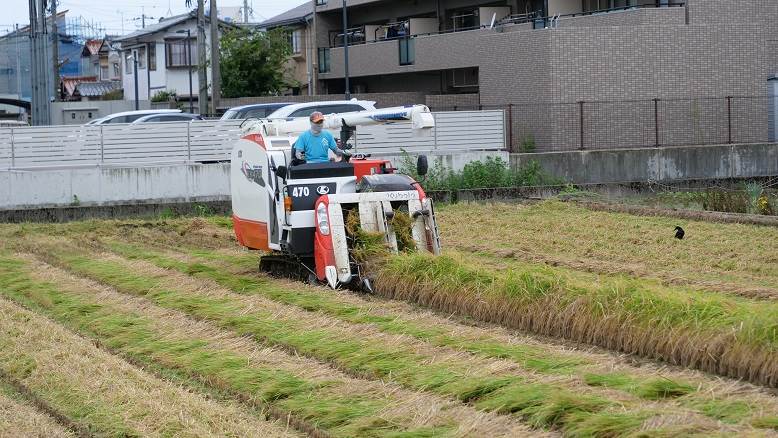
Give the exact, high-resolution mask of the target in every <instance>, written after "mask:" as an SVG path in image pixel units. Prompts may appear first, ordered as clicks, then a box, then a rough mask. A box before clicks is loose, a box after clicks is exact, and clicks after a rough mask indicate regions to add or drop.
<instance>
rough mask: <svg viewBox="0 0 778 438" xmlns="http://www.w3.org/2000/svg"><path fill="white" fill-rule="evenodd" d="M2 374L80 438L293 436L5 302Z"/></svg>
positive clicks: (1, 309)
mask: <svg viewBox="0 0 778 438" xmlns="http://www.w3.org/2000/svg"><path fill="white" fill-rule="evenodd" d="M0 371H1V372H2V373H3V374H4V375H5V376H6V378H7V379H8V380H10V381H12V382H13V384H14V385H15V386H19V387H23V388H24V389H25V391H26V392H27V393H28V395H29V396H30V397H34V398H35V400H36V402H37V403H39V404H44V405H45V406H46V409H47V410H48V411H49V412H51V413H54V414H55V415H56V416H57V417H59V419H60V421H62V422H64V423H66V424H68V426H69V427H71V428H72V429H74V431H75V432H77V433H78V434H79V435H102V436H149V435H162V436H173V435H176V436H217V435H221V434H228V435H235V436H247V435H250V434H252V433H255V432H259V433H261V434H262V435H263V436H277V437H280V436H293V435H292V434H286V433H285V432H284V428H283V427H282V426H281V425H277V424H272V423H269V422H267V421H264V420H261V419H259V418H256V417H253V416H250V415H247V414H245V413H241V412H240V411H239V410H237V409H234V408H230V407H228V406H223V405H221V404H219V403H217V402H213V401H209V400H206V399H204V398H202V397H200V396H197V395H194V394H191V393H189V392H187V391H184V390H183V389H181V388H179V387H178V386H175V385H173V384H170V383H168V382H165V381H163V380H159V379H157V378H154V377H153V376H149V375H147V374H146V373H145V372H143V371H140V370H139V369H137V368H134V367H133V366H131V365H129V364H127V363H126V362H124V361H121V360H119V359H117V358H116V357H114V356H112V355H110V354H108V353H106V352H103V351H101V350H99V349H98V348H96V347H95V346H93V345H92V344H91V343H89V342H88V341H86V340H85V339H82V338H80V337H78V336H75V335H73V334H71V333H69V332H67V331H66V330H64V329H63V328H62V327H60V326H58V325H56V324H54V323H53V322H51V321H49V320H47V319H45V318H42V317H40V316H38V315H35V314H34V313H32V312H30V311H27V310H25V309H22V308H20V307H18V306H16V305H14V304H11V303H9V302H7V301H5V299H0ZM42 426H43V425H42Z"/></svg>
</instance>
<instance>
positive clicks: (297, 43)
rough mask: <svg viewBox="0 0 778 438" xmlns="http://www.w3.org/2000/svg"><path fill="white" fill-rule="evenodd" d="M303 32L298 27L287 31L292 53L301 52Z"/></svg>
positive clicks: (297, 53)
mask: <svg viewBox="0 0 778 438" xmlns="http://www.w3.org/2000/svg"><path fill="white" fill-rule="evenodd" d="M302 39H303V32H302V30H300V29H297V30H293V31H292V32H289V47H290V48H291V49H292V55H299V54H300V53H302V52H303V45H302Z"/></svg>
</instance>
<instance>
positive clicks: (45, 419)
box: [0, 301, 90, 438]
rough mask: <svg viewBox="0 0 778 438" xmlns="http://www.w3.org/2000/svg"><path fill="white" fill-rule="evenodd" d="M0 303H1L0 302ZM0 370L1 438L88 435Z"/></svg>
mask: <svg viewBox="0 0 778 438" xmlns="http://www.w3.org/2000/svg"><path fill="white" fill-rule="evenodd" d="M0 303H2V301H0ZM7 380H11V379H9V378H8V376H7V375H5V373H3V372H2V371H0V438H18V437H40V438H49V437H51V438H71V437H83V436H90V435H89V432H88V431H86V430H83V429H79V428H78V427H77V426H76V425H75V424H73V423H72V422H71V421H69V420H68V419H67V418H66V417H64V416H63V415H61V414H60V413H59V412H57V411H56V410H55V409H54V408H52V407H51V406H49V405H48V404H47V403H45V402H44V401H43V400H40V399H39V398H37V397H35V395H34V394H33V393H32V391H30V390H29V389H28V388H27V387H25V386H24V385H22V384H21V383H19V382H18V381H14V382H6V383H3V381H7Z"/></svg>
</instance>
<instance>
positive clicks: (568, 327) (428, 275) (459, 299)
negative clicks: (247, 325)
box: [376, 254, 778, 386]
mask: <svg viewBox="0 0 778 438" xmlns="http://www.w3.org/2000/svg"><path fill="white" fill-rule="evenodd" d="M379 271H380V272H379V273H378V279H377V281H376V286H377V290H378V291H379V293H380V294H382V295H384V296H387V297H391V298H399V299H404V300H408V301H412V302H416V303H419V304H422V305H426V306H430V307H433V308H436V309H438V310H442V311H445V312H451V313H455V314H459V315H465V316H469V317H473V318H476V319H479V320H483V321H489V322H496V323H499V324H504V325H507V326H509V327H514V328H519V329H524V330H529V331H531V332H534V333H540V334H543V335H550V336H556V337H562V338H566V339H570V340H574V341H580V342H585V343H589V344H593V345H599V346H602V347H605V348H609V349H613V350H619V351H623V352H627V353H631V354H638V355H642V356H646V357H649V358H654V359H661V360H664V361H667V362H670V363H673V364H680V365H684V366H688V367H693V368H698V369H701V370H703V371H709V372H713V373H716V374H721V375H725V376H729V377H734V378H742V379H745V380H749V381H751V382H754V383H758V384H764V385H768V386H778V326H777V325H776V321H778V303H757V302H753V301H749V300H745V299H739V298H736V297H729V296H725V295H719V294H712V293H702V292H694V291H686V290H681V289H656V288H654V289H649V288H646V287H645V286H644V285H643V284H642V283H641V281H640V280H635V279H627V278H620V279H605V278H603V279H601V281H600V283H595V284H591V283H588V284H585V283H579V282H576V281H575V279H574V278H570V277H567V276H565V275H563V272H562V271H561V270H559V269H553V268H549V267H542V266H534V267H533V266H529V267H526V268H524V269H519V268H516V269H513V270H510V271H507V272H495V271H493V270H489V269H486V268H478V267H475V266H473V265H471V264H469V263H468V262H467V260H466V258H465V257H462V258H455V257H452V256H451V255H448V256H441V257H437V258H433V257H427V256H424V255H419V254H402V255H399V256H396V257H392V258H390V259H388V260H387V261H386V262H385V263H383V264H382V265H381V266H380V267H379Z"/></svg>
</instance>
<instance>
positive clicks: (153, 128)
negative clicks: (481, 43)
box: [0, 110, 505, 168]
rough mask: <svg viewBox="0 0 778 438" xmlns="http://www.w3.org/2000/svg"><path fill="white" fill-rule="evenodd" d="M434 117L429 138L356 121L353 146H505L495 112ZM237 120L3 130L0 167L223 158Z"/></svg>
mask: <svg viewBox="0 0 778 438" xmlns="http://www.w3.org/2000/svg"><path fill="white" fill-rule="evenodd" d="M434 116H435V120H436V128H435V129H434V130H433V135H431V136H429V137H415V136H414V135H413V130H412V129H411V127H410V125H407V124H389V125H383V126H370V127H362V128H360V129H358V131H357V136H356V139H355V142H356V147H357V149H356V150H357V151H358V152H362V153H370V154H376V155H382V154H383V155H393V154H397V153H399V152H400V150H401V149H405V150H406V151H408V152H409V153H419V152H435V151H440V152H452V151H474V150H503V149H504V148H505V114H504V112H503V111H501V110H495V111H466V112H465V111H462V112H442V113H435V114H434ZM240 124H241V121H220V120H215V121H196V122H168V123H145V124H138V125H127V124H120V125H97V126H95V125H80V126H45V127H23V128H13V129H10V128H3V129H0V168H9V167H17V168H29V167H50V166H83V165H99V164H109V165H131V164H153V163H180V162H201V163H202V162H211V161H227V160H229V159H230V153H231V151H232V147H233V143H234V142H235V141H236V140H237V139H239V138H240V136H241V130H240ZM12 131H13V141H12V137H11V132H12ZM12 157H13V159H12Z"/></svg>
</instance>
